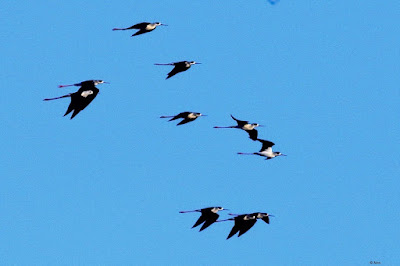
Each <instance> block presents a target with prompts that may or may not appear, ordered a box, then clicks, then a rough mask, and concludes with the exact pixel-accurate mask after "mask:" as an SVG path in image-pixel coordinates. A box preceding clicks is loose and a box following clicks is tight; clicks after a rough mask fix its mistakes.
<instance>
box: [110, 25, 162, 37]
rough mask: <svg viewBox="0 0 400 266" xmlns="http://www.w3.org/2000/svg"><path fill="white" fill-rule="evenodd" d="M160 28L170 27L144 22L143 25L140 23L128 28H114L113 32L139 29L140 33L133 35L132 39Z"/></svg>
mask: <svg viewBox="0 0 400 266" xmlns="http://www.w3.org/2000/svg"><path fill="white" fill-rule="evenodd" d="M158 26H168V25H166V24H162V23H161V22H154V23H150V22H142V23H138V24H135V25H133V26H130V27H128V28H114V29H113V30H132V29H137V30H138V31H137V32H136V33H134V34H132V36H131V37H133V36H136V35H140V34H143V33H147V32H150V31H153V30H155V29H156V28H157V27H158Z"/></svg>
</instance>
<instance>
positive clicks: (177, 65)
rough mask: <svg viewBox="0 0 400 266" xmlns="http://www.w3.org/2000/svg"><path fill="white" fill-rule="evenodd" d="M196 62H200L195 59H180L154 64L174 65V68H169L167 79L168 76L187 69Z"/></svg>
mask: <svg viewBox="0 0 400 266" xmlns="http://www.w3.org/2000/svg"><path fill="white" fill-rule="evenodd" d="M196 64H201V63H197V62H195V61H180V62H174V63H168V64H155V65H156V66H174V68H173V69H172V70H171V72H169V73H168V75H167V78H166V79H169V78H170V77H172V76H174V75H176V74H178V73H180V72H183V71H186V70H188V69H189V68H190V67H191V66H192V65H196Z"/></svg>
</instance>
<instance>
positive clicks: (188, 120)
mask: <svg viewBox="0 0 400 266" xmlns="http://www.w3.org/2000/svg"><path fill="white" fill-rule="evenodd" d="M196 118H197V117H196ZM196 118H194V119H193V118H185V119H183V120H182V121H181V122H179V123H178V124H176V125H177V126H180V125H183V124H186V123H189V122H192V121H194V120H195V119H196Z"/></svg>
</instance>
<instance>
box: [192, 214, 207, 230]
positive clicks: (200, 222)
mask: <svg viewBox="0 0 400 266" xmlns="http://www.w3.org/2000/svg"><path fill="white" fill-rule="evenodd" d="M206 219H207V216H205V215H204V214H202V215H201V216H200V217H199V219H198V220H197V221H196V223H195V224H194V225H193V226H192V228H195V227H196V226H199V225H200V224H202V223H204V222H205V221H206Z"/></svg>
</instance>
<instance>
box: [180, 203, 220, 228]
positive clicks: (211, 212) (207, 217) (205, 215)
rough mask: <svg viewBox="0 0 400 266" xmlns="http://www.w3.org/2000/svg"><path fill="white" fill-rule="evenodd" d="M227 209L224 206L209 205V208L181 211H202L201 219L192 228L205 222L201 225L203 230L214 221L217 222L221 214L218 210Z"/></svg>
mask: <svg viewBox="0 0 400 266" xmlns="http://www.w3.org/2000/svg"><path fill="white" fill-rule="evenodd" d="M223 210H225V211H226V210H227V209H224V208H222V207H209V208H203V209H198V210H194V211H180V212H179V213H188V212H201V215H200V217H199V219H198V220H197V221H196V223H195V224H194V225H193V226H192V228H195V227H196V226H199V225H200V224H202V223H203V225H202V226H201V228H200V230H199V232H200V231H203V230H204V229H206V228H207V227H209V226H210V225H212V224H213V223H215V222H216V221H217V220H218V217H219V214H218V213H217V212H218V211H223Z"/></svg>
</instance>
